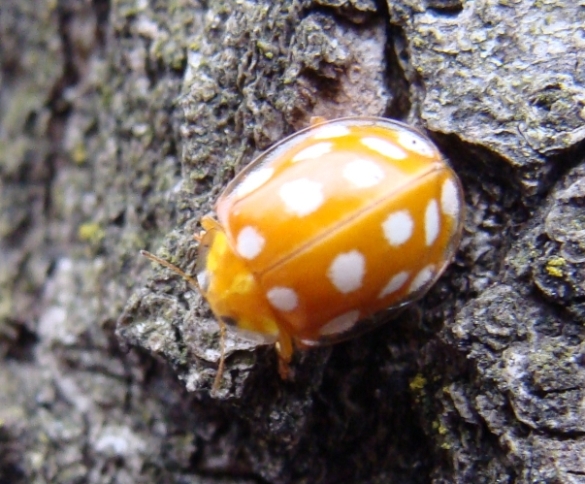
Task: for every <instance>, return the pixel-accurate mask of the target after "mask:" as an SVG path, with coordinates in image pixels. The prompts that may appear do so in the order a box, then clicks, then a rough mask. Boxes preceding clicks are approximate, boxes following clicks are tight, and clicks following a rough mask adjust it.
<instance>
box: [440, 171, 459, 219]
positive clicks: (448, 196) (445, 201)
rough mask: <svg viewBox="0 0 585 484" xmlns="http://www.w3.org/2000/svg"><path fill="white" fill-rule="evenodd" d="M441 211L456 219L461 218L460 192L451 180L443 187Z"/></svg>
mask: <svg viewBox="0 0 585 484" xmlns="http://www.w3.org/2000/svg"><path fill="white" fill-rule="evenodd" d="M441 210H442V211H443V213H444V214H445V215H449V216H450V217H453V218H454V219H457V217H459V191H458V190H457V187H456V186H455V182H454V181H453V180H451V179H450V178H447V179H446V180H445V181H444V182H443V186H442V187H441Z"/></svg>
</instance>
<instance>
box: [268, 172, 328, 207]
mask: <svg viewBox="0 0 585 484" xmlns="http://www.w3.org/2000/svg"><path fill="white" fill-rule="evenodd" d="M278 194H279V195H280V198H281V199H282V201H283V202H284V204H285V205H286V208H287V209H288V210H289V211H290V212H292V213H294V214H295V215H297V216H299V217H304V216H306V215H309V214H310V213H313V212H314V211H315V210H317V209H318V208H319V207H320V206H321V205H322V204H323V200H324V197H323V185H321V183H318V182H316V181H312V180H308V179H306V178H299V179H298V180H294V181H291V182H288V183H285V184H284V185H282V186H281V187H280V189H279V190H278Z"/></svg>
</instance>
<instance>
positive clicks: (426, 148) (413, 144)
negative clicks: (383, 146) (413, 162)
mask: <svg viewBox="0 0 585 484" xmlns="http://www.w3.org/2000/svg"><path fill="white" fill-rule="evenodd" d="M397 141H398V144H400V146H402V147H403V148H405V149H407V150H410V151H414V152H415V153H418V154H419V155H422V156H426V157H428V158H432V157H433V156H436V154H437V152H436V151H435V149H434V148H433V146H432V145H431V144H430V143H429V142H428V141H427V140H426V139H424V138H423V137H422V136H419V135H418V134H416V133H413V132H411V131H406V130H405V131H399V132H398V139H397Z"/></svg>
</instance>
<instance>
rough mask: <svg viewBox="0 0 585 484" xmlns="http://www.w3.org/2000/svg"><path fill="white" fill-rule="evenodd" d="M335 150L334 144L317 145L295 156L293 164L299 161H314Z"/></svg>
mask: <svg viewBox="0 0 585 484" xmlns="http://www.w3.org/2000/svg"><path fill="white" fill-rule="evenodd" d="M332 149H333V143H327V142H322V143H317V144H314V145H311V146H308V147H307V148H305V149H304V150H301V151H299V152H298V153H297V154H296V155H295V156H293V157H292V158H291V161H292V162H293V163H297V162H298V161H304V160H313V159H315V158H319V157H320V156H323V155H326V154H327V153H330V152H331V150H332Z"/></svg>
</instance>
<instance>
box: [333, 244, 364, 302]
mask: <svg viewBox="0 0 585 484" xmlns="http://www.w3.org/2000/svg"><path fill="white" fill-rule="evenodd" d="M365 272H366V259H365V257H364V256H363V254H362V253H361V252H359V251H357V250H352V251H350V252H345V253H343V254H339V255H338V256H337V257H335V259H333V262H332V263H331V265H330V266H329V270H328V271H327V277H328V278H329V280H330V281H331V283H332V284H333V285H334V286H335V287H336V289H337V290H338V291H339V292H341V293H343V294H348V293H350V292H352V291H355V290H356V289H359V288H360V287H362V281H363V278H364V274H365Z"/></svg>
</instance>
